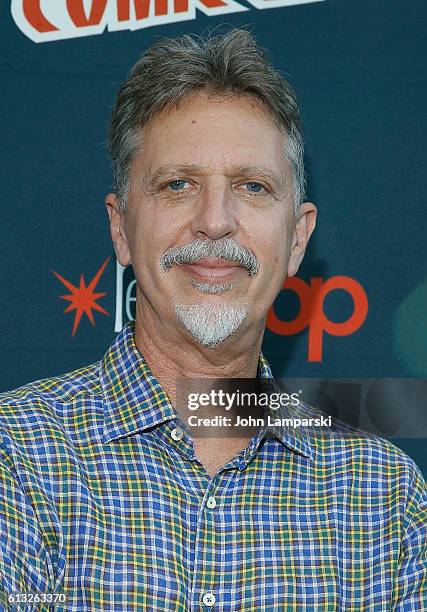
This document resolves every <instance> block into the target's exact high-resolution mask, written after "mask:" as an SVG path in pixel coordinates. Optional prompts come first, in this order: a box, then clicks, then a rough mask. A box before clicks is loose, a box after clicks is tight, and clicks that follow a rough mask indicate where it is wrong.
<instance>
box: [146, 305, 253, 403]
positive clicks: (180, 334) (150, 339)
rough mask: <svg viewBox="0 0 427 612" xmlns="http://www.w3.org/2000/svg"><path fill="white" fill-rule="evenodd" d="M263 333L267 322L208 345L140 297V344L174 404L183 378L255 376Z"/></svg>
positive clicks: (154, 373) (147, 360) (149, 364)
mask: <svg viewBox="0 0 427 612" xmlns="http://www.w3.org/2000/svg"><path fill="white" fill-rule="evenodd" d="M263 334H264V321H262V322H260V323H259V325H258V326H257V327H254V326H251V327H250V329H246V330H242V331H240V330H238V331H237V332H236V333H235V334H234V335H233V336H231V337H229V338H227V339H226V340H224V342H222V343H221V344H220V345H218V346H217V347H215V348H206V347H203V346H200V345H198V344H197V343H196V341H195V340H193V339H192V337H191V336H190V334H189V333H187V332H186V330H184V329H181V327H180V324H179V322H178V321H176V324H175V323H169V324H167V323H164V322H162V321H161V320H160V319H159V318H158V317H157V316H156V314H155V313H154V311H153V310H152V309H151V308H150V307H148V306H147V305H145V304H141V302H140V301H139V300H138V299H137V303H136V318H135V344H136V347H137V348H138V350H139V352H140V353H141V354H142V355H143V357H144V359H145V361H146V362H147V364H148V366H149V367H150V370H151V371H152V373H153V375H154V376H155V377H156V378H157V380H158V381H159V383H160V384H161V385H162V387H163V389H164V390H165V391H166V392H167V394H168V395H169V398H170V400H171V401H172V404H174V405H176V404H175V402H176V383H177V381H178V380H180V379H181V380H182V379H191V378H255V377H256V375H257V368H258V360H259V354H260V350H261V344H262V339H263Z"/></svg>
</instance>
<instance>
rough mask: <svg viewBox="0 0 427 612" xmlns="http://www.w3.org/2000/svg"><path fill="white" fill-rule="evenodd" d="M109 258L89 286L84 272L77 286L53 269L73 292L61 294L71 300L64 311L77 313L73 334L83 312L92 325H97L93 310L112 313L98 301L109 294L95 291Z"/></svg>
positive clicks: (58, 277) (65, 298)
mask: <svg viewBox="0 0 427 612" xmlns="http://www.w3.org/2000/svg"><path fill="white" fill-rule="evenodd" d="M109 260H110V258H109V257H107V259H106V260H105V261H104V263H103V264H102V266H101V267H100V268H99V270H98V272H97V273H96V274H95V276H94V277H93V279H92V280H91V281H90V283H89V285H87V286H86V283H85V279H84V276H83V274H80V285H79V286H78V287H76V286H75V285H73V283H70V281H67V279H66V278H64V277H63V276H61V275H60V274H58V272H55V270H51V272H52V274H54V275H55V276H56V278H57V279H59V280H60V281H61V283H62V284H63V285H65V286H66V287H67V289H69V290H70V292H71V293H69V294H67V295H60V296H59V297H60V298H61V299H63V300H67V301H68V302H71V304H70V305H69V306H67V308H66V309H65V310H64V313H65V312H71V310H75V311H76V314H75V317H74V326H73V333H72V335H73V336H74V334H75V333H76V331H77V328H78V326H79V323H80V319H81V318H82V316H83V313H84V314H85V315H86V316H87V318H88V319H89V321H90V322H91V323H92V325H95V320H94V318H93V313H92V310H97V311H98V312H102V313H103V314H105V315H109V314H110V313H109V312H107V311H106V310H104V308H102V306H100V305H99V304H97V302H96V300H99V299H100V298H102V297H104V295H107V294H106V293H94V289H95V287H96V285H97V284H98V282H99V279H100V278H101V276H102V273H103V272H104V270H105V267H106V265H107V263H108V261H109Z"/></svg>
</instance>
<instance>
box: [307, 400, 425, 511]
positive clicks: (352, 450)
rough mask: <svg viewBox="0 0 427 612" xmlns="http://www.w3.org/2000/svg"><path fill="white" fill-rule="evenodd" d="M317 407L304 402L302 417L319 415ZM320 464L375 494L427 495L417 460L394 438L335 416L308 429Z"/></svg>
mask: <svg viewBox="0 0 427 612" xmlns="http://www.w3.org/2000/svg"><path fill="white" fill-rule="evenodd" d="M319 414H321V413H320V412H319V411H318V410H317V409H315V408H313V407H311V406H308V405H307V404H304V405H303V406H302V407H301V416H304V417H305V418H309V417H316V416H319ZM307 433H308V437H309V440H310V444H311V445H312V448H313V450H314V453H315V457H316V461H317V465H318V467H319V469H321V470H323V471H324V473H325V474H326V473H329V474H334V477H337V478H342V479H343V480H345V481H347V482H351V483H352V486H354V487H356V488H359V487H360V489H363V488H365V490H366V492H368V493H370V494H372V495H374V494H375V492H376V491H377V492H378V493H379V492H380V491H383V492H387V494H391V493H392V491H393V490H394V494H395V495H397V496H403V497H407V496H408V495H412V494H415V495H416V496H417V497H419V498H420V499H421V498H422V497H424V498H425V496H426V483H425V480H424V477H423V475H422V473H421V471H420V469H419V467H418V466H417V465H416V463H415V462H414V461H413V459H412V458H411V457H409V456H408V455H407V454H406V453H405V452H404V451H403V450H402V449H400V448H399V447H398V446H396V445H395V444H394V443H393V442H392V441H390V440H388V439H386V438H383V437H382V436H379V435H377V434H374V433H371V432H368V431H365V430H363V429H361V428H359V427H356V426H353V425H350V424H348V423H345V422H344V421H342V420H340V419H337V418H332V419H331V425H330V426H328V427H323V428H321V427H317V428H312V429H311V430H307Z"/></svg>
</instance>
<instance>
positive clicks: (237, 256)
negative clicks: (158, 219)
mask: <svg viewBox="0 0 427 612" xmlns="http://www.w3.org/2000/svg"><path fill="white" fill-rule="evenodd" d="M204 257H212V258H217V259H224V260H225V261H232V262H235V263H237V264H239V266H241V267H242V268H243V269H244V270H246V271H247V272H248V274H249V276H251V277H252V276H255V275H256V274H257V273H258V270H259V260H258V258H257V257H256V256H255V255H254V254H253V253H252V252H251V251H249V249H246V248H245V247H243V246H241V245H240V244H238V243H237V242H236V241H235V240H233V239H232V238H221V239H220V240H215V241H209V240H201V239H200V238H196V239H195V240H193V241H192V242H190V243H189V244H186V245H184V246H181V247H175V248H173V249H169V250H168V251H166V253H164V254H163V255H162V257H161V259H160V267H161V269H162V270H163V272H166V271H167V270H170V268H171V267H172V266H173V265H175V264H176V265H180V264H191V263H195V262H196V261H199V259H203V258H204Z"/></svg>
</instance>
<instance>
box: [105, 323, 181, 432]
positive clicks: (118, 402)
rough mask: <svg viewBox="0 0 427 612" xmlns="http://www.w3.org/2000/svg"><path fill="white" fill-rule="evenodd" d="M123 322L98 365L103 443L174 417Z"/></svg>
mask: <svg viewBox="0 0 427 612" xmlns="http://www.w3.org/2000/svg"><path fill="white" fill-rule="evenodd" d="M134 330H135V322H134V321H129V322H128V323H126V325H125V326H124V328H123V329H122V331H121V332H120V333H119V334H118V336H117V337H116V339H115V341H114V343H113V344H112V346H111V347H110V349H109V350H108V351H107V353H106V354H105V356H104V358H103V360H102V362H101V386H102V394H103V401H104V432H103V437H102V440H103V442H110V441H111V440H116V439H117V438H121V437H122V436H126V435H129V434H132V433H135V432H136V431H142V430H144V429H148V428H149V427H153V426H155V425H159V424H160V423H164V422H165V421H170V420H171V419H174V418H176V414H175V410H174V408H173V406H172V404H171V402H170V400H169V397H168V395H167V394H166V392H165V391H164V390H163V389H162V387H161V385H160V383H159V382H158V380H157V379H156V378H155V377H154V376H153V374H152V372H151V370H150V368H149V367H148V365H147V363H146V362H145V360H144V358H143V356H142V355H141V353H140V352H139V351H138V349H137V347H136V344H135V340H134Z"/></svg>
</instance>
